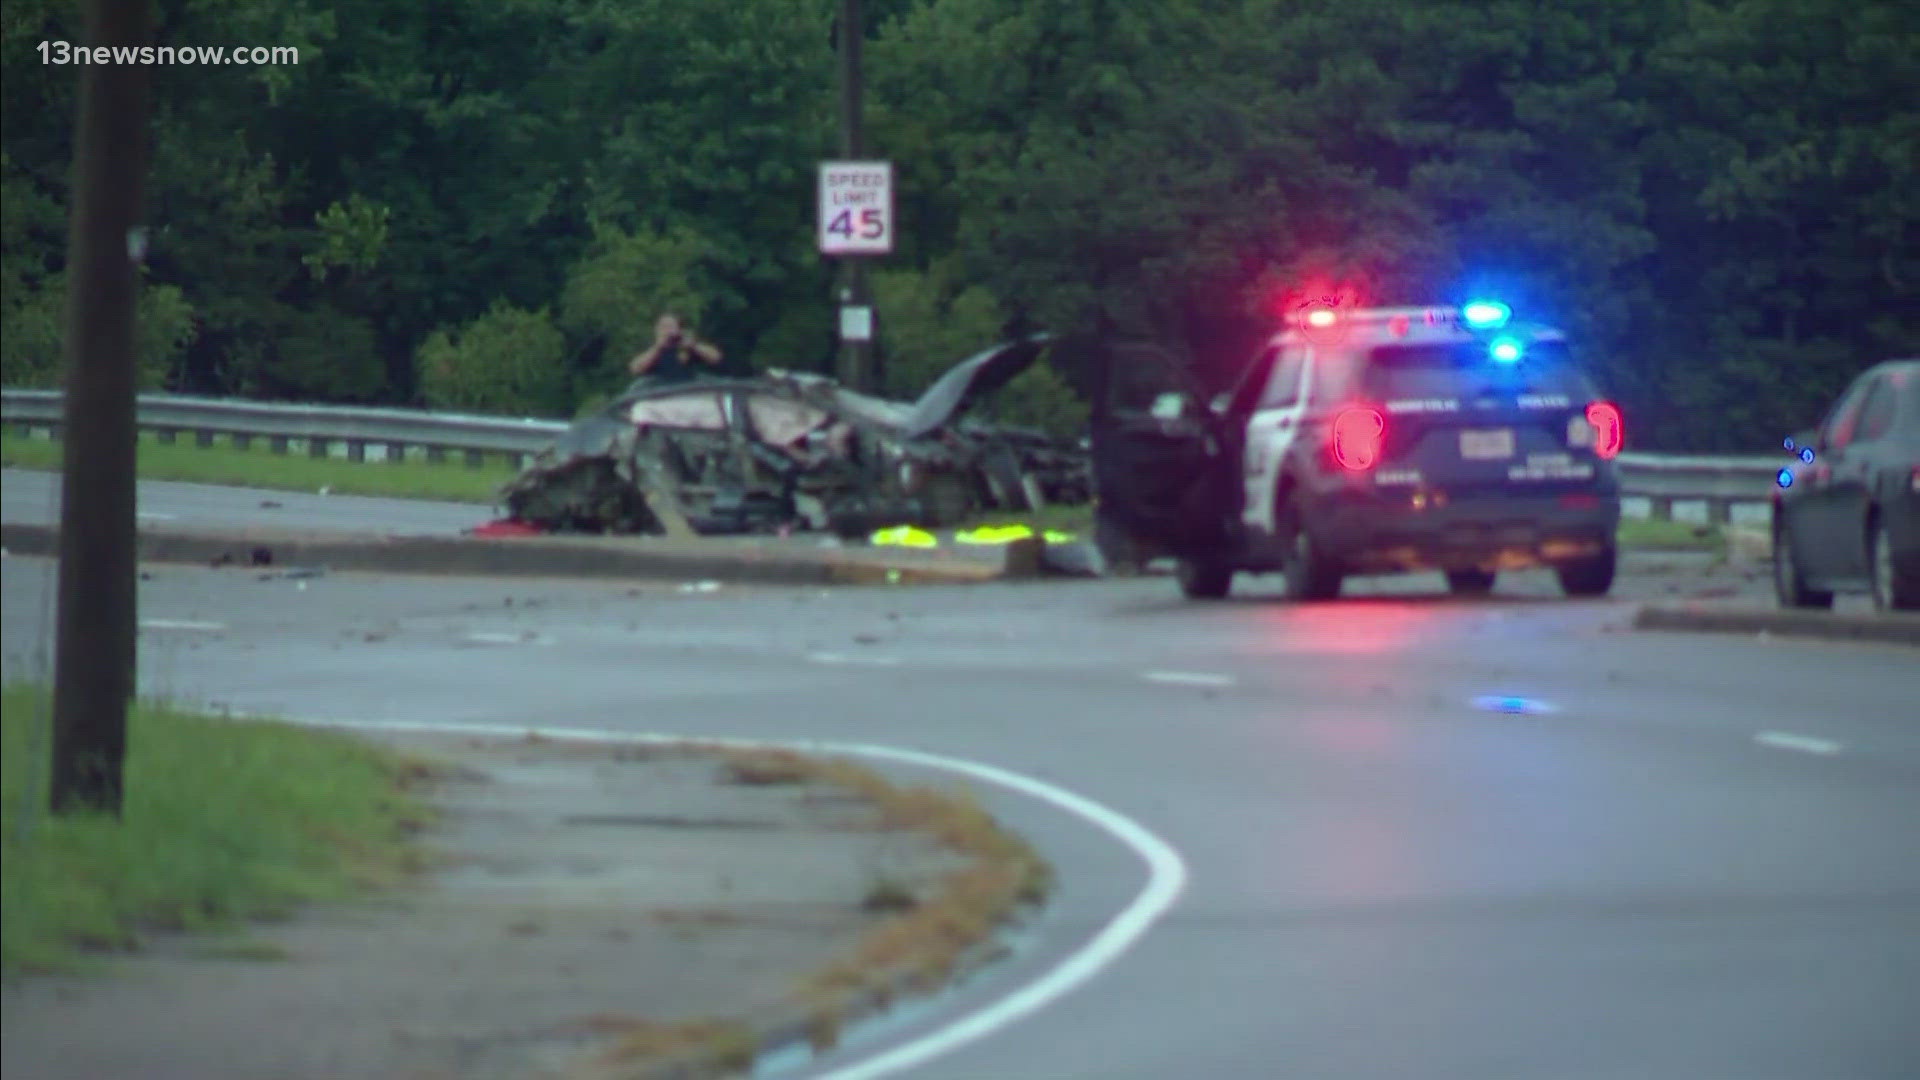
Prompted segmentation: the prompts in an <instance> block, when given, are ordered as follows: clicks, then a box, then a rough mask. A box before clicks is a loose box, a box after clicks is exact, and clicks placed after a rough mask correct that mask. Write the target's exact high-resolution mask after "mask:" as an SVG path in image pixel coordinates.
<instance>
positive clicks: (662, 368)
mask: <svg viewBox="0 0 1920 1080" xmlns="http://www.w3.org/2000/svg"><path fill="white" fill-rule="evenodd" d="M720 359H721V356H720V350H719V348H718V347H716V346H715V345H714V344H713V343H712V342H709V341H703V340H701V338H700V336H699V335H697V334H695V333H694V332H693V331H692V330H689V329H687V328H686V327H685V326H683V325H681V322H680V316H679V315H678V314H676V313H674V312H671V311H669V312H666V313H665V314H663V315H661V316H660V317H659V318H658V319H656V320H654V324H653V344H651V345H649V346H647V347H646V349H644V350H643V351H641V352H640V353H639V355H637V356H635V357H634V358H633V360H632V361H630V362H629V363H628V364H627V370H628V371H629V372H631V373H632V374H633V376H634V377H635V378H644V379H646V380H648V381H649V382H657V383H675V382H686V381H688V380H690V379H692V378H694V377H695V376H696V375H697V374H699V370H698V369H699V368H700V367H706V368H709V369H717V368H719V366H720Z"/></svg>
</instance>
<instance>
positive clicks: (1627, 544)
mask: <svg viewBox="0 0 1920 1080" xmlns="http://www.w3.org/2000/svg"><path fill="white" fill-rule="evenodd" d="M1619 537H1620V546H1621V547H1623V548H1637V549H1641V550H1651V551H1725V550H1726V547H1727V532H1726V530H1725V529H1723V528H1721V527H1720V526H1718V525H1694V524H1691V523H1689V522H1685V521H1656V520H1654V519H1653V518H1621V519H1620V533H1619Z"/></svg>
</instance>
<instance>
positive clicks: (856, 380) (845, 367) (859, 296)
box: [837, 0, 877, 391]
mask: <svg viewBox="0 0 1920 1080" xmlns="http://www.w3.org/2000/svg"><path fill="white" fill-rule="evenodd" d="M865 37H866V20H865V18H864V17H863V16H862V14H861V11H860V0H840V43H839V44H840V49H839V51H840V157H841V159H842V160H844V161H859V160H861V159H863V158H864V157H865V156H866V138H865V133H864V132H863V131H862V130H861V129H862V115H861V112H862V94H863V92H864V86H863V85H862V83H861V76H860V46H861V45H862V44H863V42H864V39H865ZM861 258H862V256H859V255H842V256H841V257H840V286H839V289H838V290H837V291H838V293H839V301H840V303H839V307H840V310H842V311H845V310H846V309H847V308H849V307H869V304H868V300H867V275H866V267H865V266H864V265H862V263H861ZM869 310H871V309H870V308H869ZM840 349H841V351H840V381H841V383H842V384H843V385H845V386H847V387H848V388H850V389H853V390H862V391H871V390H875V389H877V387H876V386H875V385H874V379H873V375H874V372H873V371H872V367H871V363H870V361H871V357H872V350H873V342H871V341H863V340H860V339H859V338H858V337H853V338H847V337H844V336H843V337H842V340H841V343H840Z"/></svg>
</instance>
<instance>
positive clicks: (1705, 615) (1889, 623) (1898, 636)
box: [1633, 603, 1920, 646]
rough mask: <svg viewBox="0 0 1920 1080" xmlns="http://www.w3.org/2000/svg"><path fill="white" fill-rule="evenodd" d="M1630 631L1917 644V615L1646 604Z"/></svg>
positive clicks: (1919, 622) (1919, 638)
mask: <svg viewBox="0 0 1920 1080" xmlns="http://www.w3.org/2000/svg"><path fill="white" fill-rule="evenodd" d="M1633 628H1634V629H1635V630H1689V631H1700V632H1704V633H1725V634H1767V635H1772V636H1776V637H1794V638H1812V639H1818V640H1824V641H1871V642H1880V643H1883V644H1891V645H1915V646H1920V615H1835V614H1833V613H1832V612H1827V611H1793V610H1781V609H1769V608H1759V607H1741V606H1736V605H1730V604H1700V603H1691V604H1647V605H1644V606H1642V607H1641V608H1640V610H1639V612H1638V613H1636V614H1635V615H1634V618H1633Z"/></svg>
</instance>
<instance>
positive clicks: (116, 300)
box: [51, 0, 150, 815]
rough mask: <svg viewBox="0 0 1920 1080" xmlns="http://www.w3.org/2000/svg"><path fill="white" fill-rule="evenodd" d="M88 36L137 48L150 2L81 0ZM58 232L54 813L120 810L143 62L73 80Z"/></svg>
mask: <svg viewBox="0 0 1920 1080" xmlns="http://www.w3.org/2000/svg"><path fill="white" fill-rule="evenodd" d="M86 23H87V37H86V42H87V47H88V48H89V49H93V48H97V47H101V46H105V47H107V48H109V49H112V48H116V47H121V48H137V47H139V46H142V45H145V44H146V43H147V40H148V38H149V35H150V25H149V22H148V12H147V0H87V4H86ZM80 79H81V81H80V107H79V116H78V119H77V121H76V128H75V132H74V154H73V156H74V168H73V208H72V211H71V214H70V217H69V222H68V235H67V332H66V352H67V356H66V405H65V410H66V416H65V423H64V433H63V439H64V441H65V455H66V464H65V468H64V469H63V472H62V477H61V488H60V493H61V499H62V502H61V507H60V585H59V590H60V591H59V596H60V609H59V617H58V629H57V631H56V637H55V649H56V653H55V658H54V680H53V784H52V791H51V803H52V810H53V812H54V813H56V814H60V813H67V812H76V811H84V810H103V811H106V812H108V813H112V814H115V815H118V814H119V813H120V804H121V795H122V790H123V777H122V772H123V767H124V765H125V762H126V751H127V705H128V702H129V700H130V699H131V698H132V697H133V693H134V686H135V678H136V675H135V660H136V655H135V651H134V650H135V648H136V642H135V636H134V635H135V630H136V627H135V605H136V603H137V596H136V593H135V589H136V580H135V573H136V571H135V564H134V544H135V534H134V440H135V435H134V431H135V429H134V355H133V354H134V300H135V295H136V291H137V289H138V288H139V278H138V272H137V268H136V265H135V263H136V259H138V258H139V257H141V256H142V255H143V254H144V252H143V251H142V250H141V248H142V247H143V245H144V239H143V237H142V234H141V233H140V232H139V231H138V230H139V225H140V214H141V197H142V190H141V189H142V187H143V181H144V179H145V176H146V166H147V69H146V68H145V67H143V66H141V65H139V64H133V63H91V64H87V65H86V66H85V67H84V68H83V69H82V73H81V77H80Z"/></svg>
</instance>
